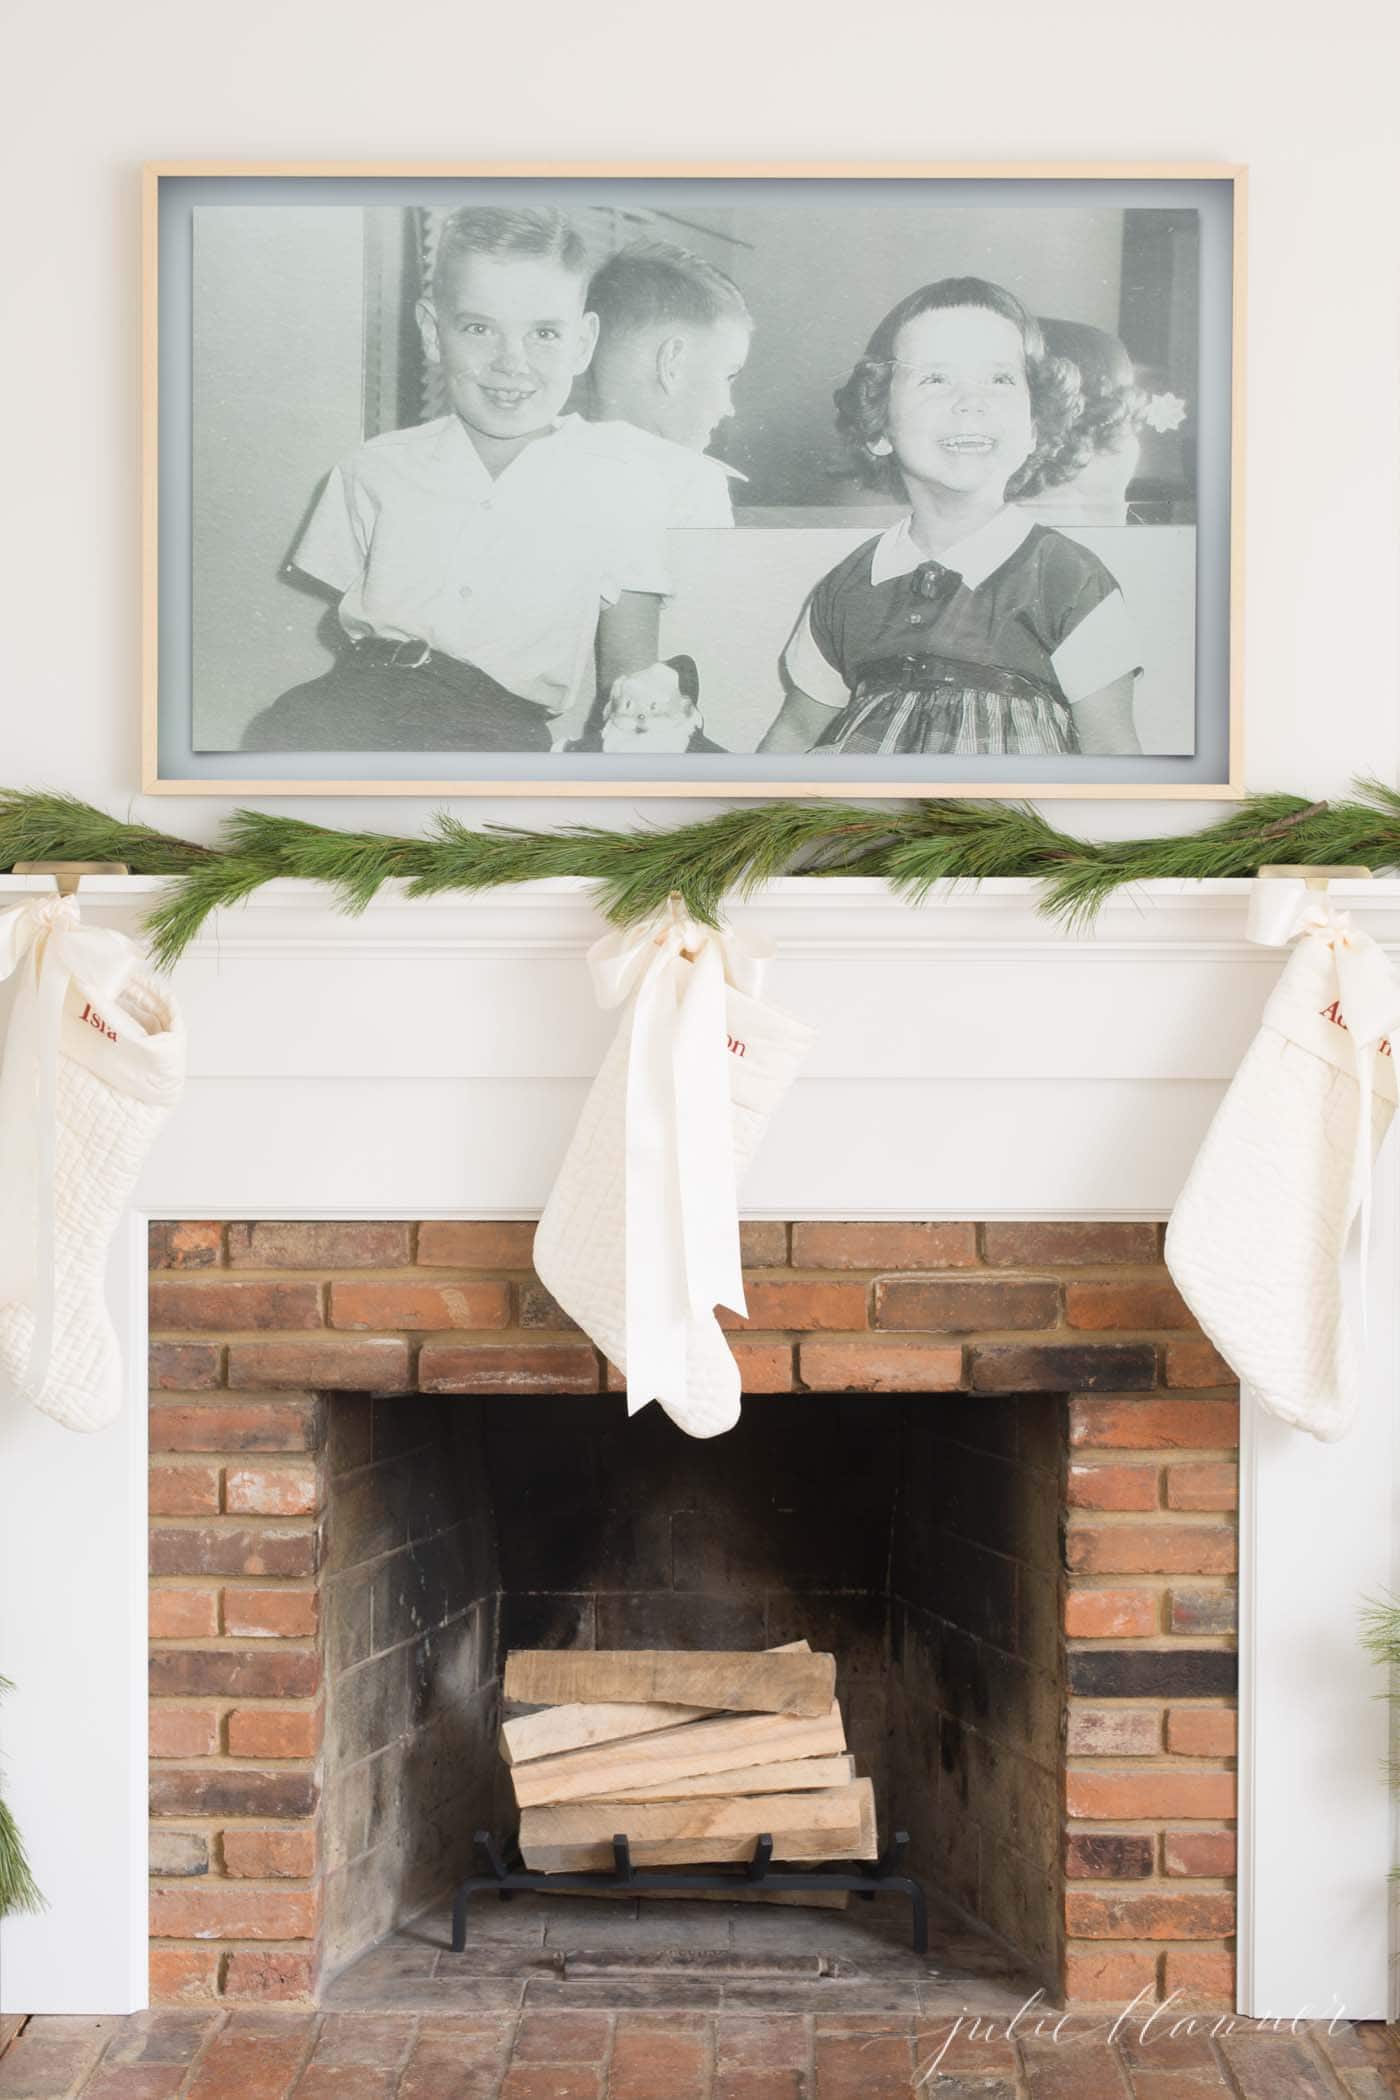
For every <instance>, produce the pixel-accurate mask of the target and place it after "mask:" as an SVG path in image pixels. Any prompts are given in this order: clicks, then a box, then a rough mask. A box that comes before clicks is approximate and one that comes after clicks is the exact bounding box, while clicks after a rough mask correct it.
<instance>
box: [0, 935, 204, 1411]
mask: <svg viewBox="0 0 1400 2100" xmlns="http://www.w3.org/2000/svg"><path fill="white" fill-rule="evenodd" d="M82 938H84V939H86V938H87V936H86V934H84V935H83V936H82ZM98 938H101V936H99V937H98ZM57 1038H58V1040H57V1058H56V1062H55V1069H54V1074H53V1096H52V1099H53V1124H52V1133H51V1144H50V1143H49V1142H48V1141H47V1140H46V1141H45V1142H44V1143H40V1142H39V1131H40V1126H41V1123H42V1121H43V1118H42V1111H41V1095H40V1084H39V1074H38V1069H37V1060H36V1061H35V1063H34V1066H33V1068H32V1069H31V1065H30V1060H29V1057H28V1055H27V1054H26V1056H25V1069H24V1070H23V1071H20V1072H16V1071H14V1070H12V1069H10V1068H9V1067H8V1066H7V1071H6V1082H5V1102H6V1114H7V1115H8V1116H14V1115H15V1113H16V1111H18V1114H19V1115H20V1116H21V1117H22V1118H23V1119H24V1127H23V1129H22V1130H20V1131H19V1132H16V1131H14V1130H13V1129H0V1154H2V1155H3V1156H4V1157H5V1159H6V1160H7V1161H8V1162H9V1164H10V1166H11V1168H12V1170H13V1171H12V1172H11V1174H10V1175H9V1177H8V1178H7V1182H6V1192H5V1193H6V1200H7V1207H8V1209H9V1217H8V1219H7V1221H6V1222H7V1226H8V1227H9V1228H11V1243H10V1248H9V1250H8V1251H7V1258H6V1260H5V1262H4V1265H3V1266H4V1282H3V1286H0V1300H3V1302H0V1381H3V1383H5V1384H7V1385H10V1386H12V1387H13V1388H14V1389H15V1391H17V1392H18V1393H19V1394H21V1395H22V1396H23V1397H24V1398H26V1399H28V1400H31V1401H32V1402H33V1403H34V1405H35V1406H36V1407H38V1408H41V1409H42V1410H43V1412H44V1413H45V1414H47V1415H51V1416H52V1417H53V1419H54V1420H55V1421H56V1422H61V1423H63V1424H64V1426H65V1427H66V1428H69V1429H101V1428H102V1427H104V1425H105V1424H106V1423H108V1422H110V1421H111V1420H112V1419H113V1418H114V1417H115V1416H116V1414H117V1413H118V1411H119V1409H120V1405H121V1364H120V1359H119V1355H118V1350H117V1340H116V1335H115V1333H114V1331H113V1327H112V1322H111V1319H110V1317H109V1315H108V1312H107V1306H106V1299H105V1280H106V1279H105V1272H106V1258H107V1250H108V1247H109V1246H110V1244H111V1241H112V1238H113V1235H114V1234H115V1232H116V1230H117V1226H118V1224H119V1223H120V1220H121V1217H122V1214H123V1212H124V1210H125V1208H126V1204H127V1201H128V1199H129V1197H130V1195H131V1192H132V1190H133V1188H134V1186H135V1184H136V1180H137V1176H138V1175H139V1173H140V1171H141V1166H142V1163H143V1162H144V1160H145V1157H146V1154H147V1152H148V1151H149V1149H150V1146H151V1142H152V1140H153V1138H154V1137H155V1134H156V1132H157V1130H158V1129H159V1128H160V1126H161V1124H162V1123H163V1122H164V1120H165V1118H166V1116H167V1114H168V1113H169V1110H170V1107H171V1105H172V1104H173V1102H174V1101H175V1099H176V1097H177V1096H178V1093H179V1091H180V1086H181V1083H182V1081H183V1076H184V1050H185V1041H184V1032H183V1029H182V1027H181V1025H180V1022H179V1019H178V1016H177V1015H176V1013H175V1011H174V1009H173V1007H172V1005H171V1002H170V1000H169V998H168V996H167V994H166V993H165V992H164V991H163V990H162V988H161V987H160V986H158V985H157V984H156V983H155V982H154V981H152V980H151V979H148V978H146V977H144V976H140V975H130V976H128V977H127V979H126V982H125V983H124V985H122V986H121V987H120V988H119V989H117V990H116V992H115V996H110V995H104V1003H103V1005H102V1007H101V1008H98V1007H96V1006H95V1005H94V1003H93V1001H92V1000H91V999H89V998H88V996H87V995H86V994H85V993H84V992H83V990H82V989H81V987H80V986H79V985H78V984H77V983H76V982H75V983H72V984H70V986H69V988H68V990H67V993H66V995H65V997H64V999H63V1006H62V1013H61V1018H59V1020H58V1027H57ZM33 1047H34V1045H33V1041H32V1039H31V1040H30V1041H28V1042H26V1044H25V1045H24V1050H25V1052H26V1053H28V1052H29V1051H30V1050H32V1049H33ZM8 1054H11V1055H15V1056H18V1054H19V1053H18V1050H17V1047H16V1046H15V1044H14V1043H13V1041H12V1042H11V1044H10V1045H9V1046H8ZM16 1137H18V1138H19V1139H20V1140H21V1141H22V1142H20V1143H16V1142H14V1140H15V1139H16ZM7 1140H8V1141H9V1142H6V1141H7ZM45 1167H47V1168H48V1170H49V1181H48V1185H49V1189H50V1192H51V1193H50V1196H49V1198H48V1199H47V1201H46V1200H45V1199H44V1198H43V1196H42V1193H41V1188H40V1182H41V1180H42V1179H43V1177H44V1170H45ZM25 1214H27V1215H25ZM46 1214H47V1216H48V1217H50V1218H51V1224H52V1232H51V1241H50V1243H49V1244H48V1245H47V1246H46V1244H45V1240H44V1236H43V1234H42V1233H40V1232H37V1231H36V1225H37V1223H38V1221H39V1220H40V1219H41V1218H43V1217H44V1216H45V1215H46ZM16 1227H18V1230H19V1232H20V1233H21V1234H23V1235H24V1236H25V1243H24V1244H23V1245H22V1246H20V1248H19V1250H18V1252H19V1258H18V1259H17V1258H16V1241H15V1236H14V1228H16ZM41 1306H44V1307H45V1308H46V1309H45V1311H44V1312H41V1311H40V1310H39V1308H40V1307H41ZM50 1315H51V1316H50ZM46 1330H49V1331H51V1342H50V1345H49V1347H48V1348H47V1351H46V1350H45V1347H44V1336H45V1331H46ZM45 1356H46V1357H47V1360H46V1361H44V1360H42V1359H43V1358H44V1357H45Z"/></svg>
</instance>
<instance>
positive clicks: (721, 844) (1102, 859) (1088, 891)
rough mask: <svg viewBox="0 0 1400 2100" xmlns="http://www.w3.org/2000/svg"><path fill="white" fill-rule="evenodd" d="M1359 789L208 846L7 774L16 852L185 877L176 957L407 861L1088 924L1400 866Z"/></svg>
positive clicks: (256, 828) (8, 855)
mask: <svg viewBox="0 0 1400 2100" xmlns="http://www.w3.org/2000/svg"><path fill="white" fill-rule="evenodd" d="M1354 794H1355V797H1356V799H1355V800H1353V801H1348V802H1335V803H1329V802H1308V801H1307V800H1305V799H1304V798H1303V797H1302V796H1299V795H1250V796H1248V797H1246V799H1245V800H1244V801H1243V802H1241V803H1240V804H1239V806H1238V808H1236V809H1234V810H1232V811H1231V813H1230V814H1229V815H1228V816H1227V817H1225V818H1224V819H1223V820H1222V821H1221V822H1219V823H1217V824H1212V825H1210V826H1208V827H1207V828H1206V829H1205V830H1204V831H1197V832H1192V833H1188V834H1186V835H1185V836H1168V837H1165V838H1146V839H1122V840H1113V841H1109V842H1106V843H1098V842H1096V841H1093V840H1089V839H1077V838H1073V837H1071V836H1070V835H1069V834H1068V833H1066V832H1062V831H1057V830H1055V828H1054V827H1053V825H1051V824H1050V823H1048V822H1047V821H1046V819H1045V818H1044V817H1043V816H1042V815H1041V814H1040V812H1039V811H1038V810H1036V809H1034V808H1032V807H1031V806H1030V805H1028V804H1026V803H1021V802H990V801H989V802H980V801H978V802H969V801H958V800H941V801H923V802H906V803H899V804H894V805H889V806H885V807H883V808H880V809H868V808H861V807H857V806H856V805H854V804H851V803H845V802H825V801H813V802H768V803H762V804H759V805H757V806H755V807H752V808H744V809H733V810H725V811H723V812H722V813H721V814H720V815H719V816H715V817H707V818H704V819H702V820H700V821H699V822H696V823H692V824H681V825H676V826H673V827H672V828H670V829H669V830H667V829H661V828H658V827H654V826H644V827H642V828H641V829H638V830H635V831H607V830H604V829H603V828H601V827H600V826H597V825H591V824H575V825H570V826H568V827H566V828H565V829H563V830H560V831H522V830H517V829H515V828H513V827H511V826H506V825H492V826H488V827H487V828H486V829H485V830H482V831H472V830H469V829H468V828H467V826H466V825H464V824H462V823H460V822H459V821H458V819H457V818H456V817H454V816H451V815H450V814H448V813H447V812H445V811H443V812H440V813H439V814H438V816H437V817H436V818H435V819H434V821H433V826H432V829H431V831H430V832H429V834H428V836H427V837H425V838H411V839H408V838H395V837H393V836H391V835H389V834H386V833H383V832H377V831H360V832H355V831H331V830H328V829H326V828H325V827H324V826H322V825H319V824H308V823H305V822H303V821H302V820H301V819H299V818H296V817H279V816H268V815H264V814H262V813H261V812H259V811H256V810H248V809H241V810H237V811H235V813H234V814H233V815H232V816H231V817H230V818H229V819H228V820H227V822H226V824H225V826H224V830H223V833H222V836H221V838H220V841H219V844H218V845H217V846H200V845H196V844H194V843H193V842H191V841H190V840H187V839H179V838H173V837H171V836H170V835H169V834H168V833H166V832H161V831H155V830H152V829H151V828H150V827H148V826H146V825H144V824H131V823H123V822H121V821H120V820H119V819H117V818H114V817H109V816H107V815H105V814H104V813H103V811H101V810H98V809H94V808H92V807H91V806H90V805H89V804H87V803H85V802H79V801H78V800H76V799H75V798H74V797H73V796H70V795H57V794H43V793H27V794H26V793H22V792H19V791H18V790H0V869H7V868H11V867H13V866H14V864H15V862H16V861H20V860H119V861H125V862H126V864H127V865H128V866H129V867H130V868H131V870H132V872H133V873H134V874H139V875H169V876H171V877H173V878H174V880H173V882H172V884H171V887H170V889H169V890H168V891H167V892H166V894H165V895H164V896H163V897H162V898H161V899H160V901H159V902H158V903H157V904H156V906H155V908H154V910H153V911H152V913H151V914H150V917H149V920H148V922H147V931H148V933H149V935H150V937H151V942H152V946H153V949H154V952H155V955H156V957H157V959H158V961H159V962H161V963H162V964H163V965H165V966H169V965H170V964H171V963H173V962H175V961H176V960H177V958H178V957H179V956H180V955H181V954H183V952H184V950H185V949H186V948H187V947H188V946H189V944H190V942H191V941H192V940H193V939H194V937H195V935H196V934H197V933H198V931H199V929H200V927H201V926H202V925H203V924H204V921H205V920H206V919H207V918H208V916H209V914H210V912H212V911H216V910H218V909H219V908H220V907H221V906H224V905H230V904H237V903H241V902H242V901H243V899H244V898H246V897H248V896H250V895H251V894H252V892H253V891H254V890H255V889H257V888H259V887H260V885H261V884H262V883H264V882H271V881H273V880H274V879H275V878H277V877H278V876H297V877H300V878H302V879H303V880H306V881H311V882H324V883H326V884H328V885H329V886H330V888H331V889H332V890H333V891H334V892H335V894H336V897H337V900H338V902H339V903H340V905H341V907H342V909H344V910H346V911H350V912H357V911H363V910H364V908H365V906H366V905H367V904H369V903H370V901H371V900H372V899H373V898H374V896H375V895H376V894H377V892H378V891H379V889H380V888H381V886H382V885H383V884H384V883H385V882H388V881H391V880H395V879H397V880H400V881H402V882H404V883H406V885H407V889H408V894H409V896H411V897H429V896H434V895H436V894H438V893H439V892H441V891H444V890H483V889H494V888H499V887H501V886H502V885H504V884H507V883H518V882H534V881H539V880H541V879H542V878H547V877H550V876H560V875H570V876H580V877H583V878H584V879H586V880H588V881H590V882H595V883H596V884H597V885H598V888H599V893H600V894H599V902H600V905H601V908H602V910H603V912H604V914H605V916H606V917H607V918H608V919H610V920H611V921H612V922H613V923H614V924H615V925H626V924H628V923H630V922H631V921H633V920H636V919H641V918H645V917H646V916H648V914H650V913H651V912H653V911H655V910H657V909H658V908H659V907H660V906H661V905H663V904H664V903H665V901H666V898H667V896H668V895H669V894H671V892H673V891H678V892H679V893H680V895H681V897H682V898H683V899H684V901H685V904H686V908H687V909H688V910H689V912H690V913H691V915H692V916H693V917H694V918H696V919H699V920H701V921H703V922H704V923H706V924H709V925H713V924H714V923H715V922H716V920H717V918H718V916H719V913H720V910H721V906H722V904H723V900H724V898H725V897H726V896H727V895H730V894H732V893H735V892H737V893H738V894H739V895H741V896H743V895H747V894H749V893H750V892H752V891H753V890H755V889H757V888H758V887H759V886H760V885H762V884H763V883H765V882H768V881H770V880H771V879H772V878H773V877H775V876H778V875H816V876H821V875H878V876H882V877H883V878H884V879H885V880H886V881H887V882H888V883H890V884H891V886H892V887H893V888H894V889H895V890H897V891H898V892H899V893H900V894H901V895H903V896H906V897H908V898H911V899H912V900H914V901H916V902H917V901H919V900H920V899H922V898H923V897H925V896H926V895H927V894H928V892H929V890H930V889H931V888H932V887H933V886H934V884H935V883H938V882H943V881H946V880H948V879H950V878H958V879H964V880H972V881H981V880H982V879H983V878H984V877H987V876H1006V875H1020V876H1029V877H1032V878H1033V879H1035V880H1036V881H1038V882H1039V883H1041V885H1042V888H1043V894H1042V897H1041V902H1040V908H1041V909H1042V910H1043V911H1045V912H1047V913H1048V914H1049V915H1050V916H1051V917H1053V918H1057V919H1059V920H1061V921H1062V922H1064V923H1065V924H1066V925H1069V926H1080V925H1084V924H1087V923H1088V922H1089V921H1090V920H1091V919H1092V918H1093V916H1094V914H1095V913H1096V912H1097V911H1098V909H1099V907H1100V905H1101V904H1103V902H1104V901H1105V899H1106V898H1107V897H1108V896H1109V895H1110V893H1111V892H1112V891H1113V890H1115V889H1118V888H1120V887H1121V886H1122V885H1123V884H1125V883H1132V882H1148V881H1153V880H1158V879H1161V878H1163V877H1176V878H1186V879H1203V878H1206V877H1211V876H1224V875H1253V874H1254V873H1255V872H1256V871H1257V870H1258V869H1259V868H1261V867H1267V866H1269V865H1270V864H1271V863H1274V862H1280V861H1296V862H1299V863H1305V864H1309V865H1312V864H1325V863H1328V862H1334V863H1335V862H1345V863H1354V864H1357V865H1364V866H1366V867H1369V868H1374V869H1382V868H1397V867H1400V793H1397V792H1396V791H1395V790H1394V789H1392V788H1388V787H1386V786H1384V785H1383V784H1382V783H1381V782H1380V781H1377V780H1361V781H1357V782H1356V783H1355V784H1354Z"/></svg>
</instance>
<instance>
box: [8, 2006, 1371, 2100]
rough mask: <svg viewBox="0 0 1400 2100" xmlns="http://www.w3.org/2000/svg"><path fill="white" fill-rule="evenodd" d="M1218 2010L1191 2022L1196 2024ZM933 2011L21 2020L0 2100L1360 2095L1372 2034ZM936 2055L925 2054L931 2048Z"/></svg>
mask: <svg viewBox="0 0 1400 2100" xmlns="http://www.w3.org/2000/svg"><path fill="white" fill-rule="evenodd" d="M1225 2018H1226V2016H1224V2015H1219V2014H1215V2015H1203V2016H1202V2024H1203V2025H1204V2026H1205V2027H1206V2028H1213V2027H1215V2026H1216V2025H1217V2024H1218V2023H1220V2022H1222V2021H1223V2020H1224V2019H1225ZM948 2033H949V2022H948V2019H947V2017H946V2016H941V2017H939V2016H934V2015H933V2014H930V2015H928V2016H926V2017H922V2018H919V2017H910V2016H906V2015H901V2014H889V2015H882V2014H878V2013H871V2014H866V2015H864V2016H862V2015H859V2014H856V2013H849V2014H843V2013H835V2014H831V2013H826V2014H815V2015H813V2014H805V2013H759V2014H745V2013H739V2012H733V2013H729V2012H719V2013H709V2012H684V2011H672V2012H616V2013H609V2012H601V2011H595V2012H587V2011H577V2010H559V2011H543V2010H542V2011H538V2012H529V2011H527V2012H523V2013H506V2012H502V2013H473V2014H464V2013H431V2012H428V2013H424V2012H402V2013H343V2012H325V2013H305V2014H303V2013H296V2012H271V2011H268V2012H234V2013H225V2012H220V2011H218V2010H212V2009H211V2010H209V2011H178V2010H177V2011H166V2012H152V2013H138V2014H134V2015H133V2016H132V2017H130V2018H128V2019H36V2020H32V2021H31V2022H30V2023H29V2025H28V2026H27V2027H26V2028H25V2030H24V2032H23V2033H22V2034H21V2036H20V2037H19V2040H18V2041H17V2042H15V2043H14V2045H13V2046H12V2047H11V2049H10V2050H9V2051H8V2053H7V2054H6V2055H5V2056H4V2057H0V2096H3V2100H68V2096H70V2095H81V2096H82V2100H288V2096H294V2100H925V2096H928V2100H1130V2096H1131V2100H1210V2096H1211V2095H1220V2096H1230V2100H1373V2096H1374V2100H1379V2096H1381V2095H1384V2094H1395V2093H1397V2092H1400V2045H1397V2043H1396V2042H1395V2041H1394V2040H1393V2038H1392V2036H1393V2030H1391V2029H1388V2028H1385V2027H1381V2026H1378V2025H1367V2026H1357V2027H1342V2028H1339V2029H1337V2030H1335V2031H1333V2032H1331V2033H1329V2032H1328V2031H1327V2030H1326V2029H1325V2028H1323V2027H1321V2026H1318V2027H1311V2028H1307V2029H1301V2030H1298V2031H1295V2032H1285V2033H1275V2032H1273V2031H1272V2030H1269V2029H1256V2028H1255V2027H1254V2026H1253V2025H1252V2023H1250V2022H1249V2021H1236V2022H1234V2023H1233V2028H1232V2031H1230V2032H1228V2033H1223V2034H1220V2035H1218V2036H1216V2035H1213V2034H1210V2033H1207V2034H1203V2035H1198V2036H1181V2037H1178V2038H1177V2039H1171V2038H1169V2037H1168V2036H1166V2035H1165V2033H1164V2034H1163V2035H1162V2038H1161V2039H1156V2038H1153V2037H1151V2036H1149V2038H1148V2039H1147V2040H1146V2041H1145V2042H1144V2041H1141V2040H1139V2039H1137V2038H1136V2036H1135V2035H1134V2034H1133V2033H1131V2032H1129V2033H1128V2034H1126V2035H1125V2036H1124V2037H1122V2038H1120V2039H1119V2040H1118V2041H1116V2042H1115V2041H1110V2040H1108V2039H1107V2038H1106V2036H1105V2033H1104V2031H1103V2027H1102V2026H1100V2027H1099V2028H1098V2030H1097V2031H1095V2029H1094V2022H1093V2020H1092V2017H1091V2016H1090V2015H1089V2014H1075V2015H1072V2016H1071V2017H1070V2033H1069V2034H1068V2035H1067V2036H1066V2037H1065V2038H1064V2039H1062V2040H1061V2041H1060V2042H1059V2043H1056V2042H1054V2041H1051V2040H1048V2039H1041V2040H1036V2039H1034V2038H1031V2039H1027V2040H1025V2041H1021V2040H1019V2039H1018V2040H1014V2041H1007V2040H1006V2039H1004V2038H1002V2039H994V2040H990V2041H988V2040H983V2039H980V2038H979V2039H969V2038H968V2037H967V2036H966V2035H962V2036H959V2037H958V2038H957V2039H956V2040H954V2042H953V2043H952V2044H951V2046H948V2047H947V2048H946V2049H945V2047H944V2045H945V2043H946V2041H947V2037H948ZM940 2051H942V2052H943V2053H942V2055H941V2057H940V2055H939V2052H940Z"/></svg>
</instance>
